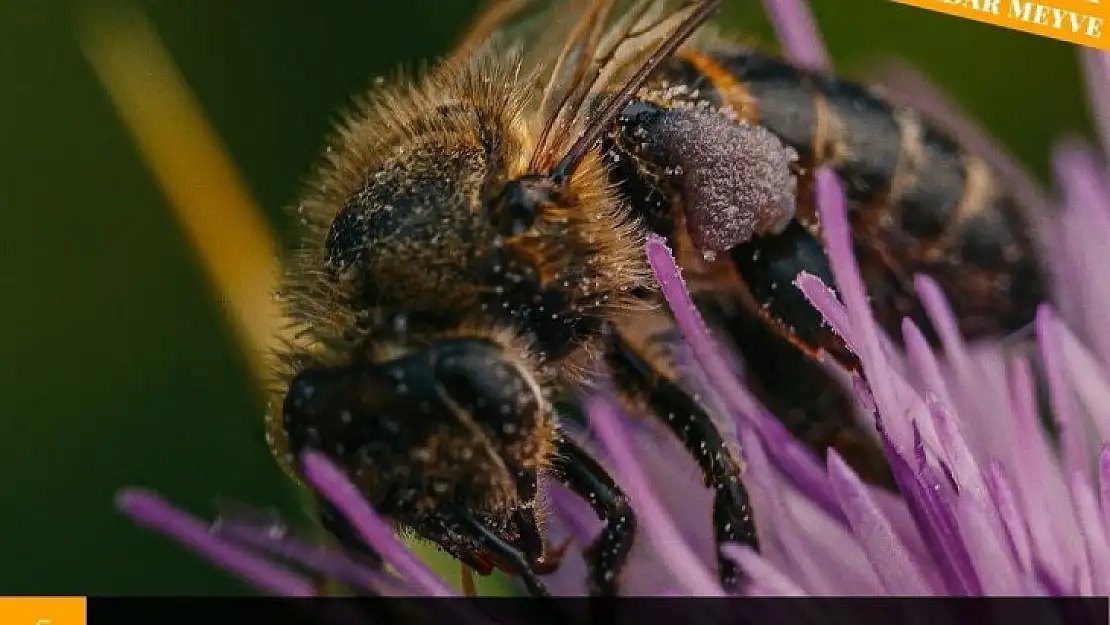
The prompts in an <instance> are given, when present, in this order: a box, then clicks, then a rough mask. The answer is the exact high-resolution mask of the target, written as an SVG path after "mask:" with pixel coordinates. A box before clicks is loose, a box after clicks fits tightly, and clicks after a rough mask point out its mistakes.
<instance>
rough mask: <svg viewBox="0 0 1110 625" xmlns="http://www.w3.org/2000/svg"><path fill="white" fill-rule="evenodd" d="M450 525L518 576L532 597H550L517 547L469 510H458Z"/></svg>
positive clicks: (530, 563) (545, 587) (528, 560)
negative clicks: (470, 538) (474, 540)
mask: <svg viewBox="0 0 1110 625" xmlns="http://www.w3.org/2000/svg"><path fill="white" fill-rule="evenodd" d="M451 522H452V524H453V525H454V526H455V527H457V528H458V529H459V530H461V531H464V532H466V533H467V534H468V535H469V536H471V537H472V538H474V539H476V540H477V541H478V542H479V543H480V544H481V546H482V548H483V549H484V550H485V551H487V552H488V553H489V555H491V556H493V557H494V558H495V559H496V560H497V561H498V563H499V565H500V566H501V568H505V569H506V570H509V571H511V572H512V573H514V574H516V575H519V576H520V578H521V580H522V581H523V582H524V586H525V587H526V588H527V589H528V593H529V594H531V595H532V596H533V597H550V596H551V591H550V590H548V589H547V586H546V585H545V584H544V583H543V581H541V580H540V578H539V576H538V575H537V574H536V572H535V571H534V570H533V569H532V562H531V561H530V559H529V558H528V557H527V556H526V555H525V554H524V552H522V551H521V550H520V549H518V548H517V547H515V546H513V545H512V544H510V543H509V542H508V541H507V540H505V539H504V538H503V537H501V536H500V535H499V534H498V533H497V532H496V531H494V530H493V529H492V528H491V527H489V526H488V525H487V524H485V523H483V522H482V521H481V520H480V519H479V518H478V517H476V516H474V514H473V513H471V512H470V511H469V510H458V511H456V512H455V513H454V514H452V516H451Z"/></svg>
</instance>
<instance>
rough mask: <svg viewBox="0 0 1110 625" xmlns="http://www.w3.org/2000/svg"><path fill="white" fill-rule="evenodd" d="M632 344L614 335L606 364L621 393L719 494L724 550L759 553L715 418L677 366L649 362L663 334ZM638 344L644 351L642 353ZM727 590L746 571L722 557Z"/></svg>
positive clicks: (718, 527) (736, 469)
mask: <svg viewBox="0 0 1110 625" xmlns="http://www.w3.org/2000/svg"><path fill="white" fill-rule="evenodd" d="M640 338H641V339H642V340H640V341H636V340H635V339H632V340H629V337H628V336H625V335H622V334H621V332H619V331H616V332H613V333H611V334H610V343H609V349H608V352H607V354H606V361H607V364H608V365H609V367H610V370H611V371H612V373H613V378H614V381H615V382H616V384H617V387H618V389H619V390H620V391H621V392H623V393H625V394H626V395H627V396H628V397H629V398H630V399H632V400H633V401H638V402H640V403H643V404H645V405H646V406H647V407H648V408H649V409H650V410H651V411H652V412H653V413H654V414H655V416H656V417H657V418H659V419H660V420H661V421H662V422H663V423H664V424H666V426H667V428H668V429H669V430H670V431H671V432H673V433H674V435H675V436H677V437H678V438H679V440H680V441H682V444H683V446H684V447H685V448H686V450H687V452H688V453H689V454H690V455H691V456H692V457H693V458H694V460H695V461H697V463H698V466H699V468H700V469H701V471H702V477H703V479H704V480H705V484H706V486H709V487H710V488H712V489H713V490H714V493H715V494H714V497H713V527H714V530H715V532H716V541H717V544H718V545H722V544H726V543H740V544H743V545H747V546H749V547H751V548H753V549H758V548H759V541H758V537H757V535H756V528H755V520H754V518H753V516H752V507H751V501H750V499H749V497H748V491H747V489H746V488H745V487H744V483H743V482H742V481H741V479H740V465H739V463H738V462H737V460H736V459H735V458H734V457H733V454H732V451H731V450H730V449H729V447H728V445H727V443H726V442H725V440H724V437H722V436H721V432H720V430H719V429H718V427H717V424H716V423H714V422H713V419H712V417H710V416H709V414H708V413H707V412H706V411H705V410H704V409H702V407H701V406H699V405H698V403H697V402H696V401H694V399H693V398H692V397H691V396H690V394H689V393H688V392H687V391H686V390H684V389H683V388H682V387H681V386H680V385H679V384H678V382H677V381H676V380H675V379H674V378H673V377H672V375H673V373H668V372H665V371H667V370H671V371H673V369H672V363H670V362H667V361H666V360H665V358H666V356H665V355H663V354H659V353H656V354H655V357H654V358H653V357H651V356H648V355H647V354H649V353H651V352H657V351H658V350H652V349H651V347H652V343H657V342H661V341H666V340H669V339H670V338H671V337H670V333H666V332H659V333H655V334H648V335H647V336H641V337H640ZM634 343H637V344H638V347H639V349H637V344H634ZM717 566H718V576H719V577H720V580H721V585H722V586H724V587H725V588H726V589H728V590H732V589H735V588H736V586H737V585H738V582H739V580H740V571H739V570H738V568H737V567H736V565H735V564H734V563H733V562H732V560H730V559H728V558H727V557H725V556H724V555H723V554H721V553H719V552H718V557H717Z"/></svg>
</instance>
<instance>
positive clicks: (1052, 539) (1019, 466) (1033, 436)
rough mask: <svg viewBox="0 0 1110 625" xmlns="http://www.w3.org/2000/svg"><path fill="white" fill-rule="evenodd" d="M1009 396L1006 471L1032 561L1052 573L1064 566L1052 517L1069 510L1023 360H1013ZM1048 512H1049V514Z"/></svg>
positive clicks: (1026, 366)
mask: <svg viewBox="0 0 1110 625" xmlns="http://www.w3.org/2000/svg"><path fill="white" fill-rule="evenodd" d="M1010 393H1011V395H1012V396H1013V398H1014V399H1013V425H1012V427H1013V428H1014V430H1015V439H1014V440H1015V449H1014V454H1013V457H1014V460H1013V461H1012V462H1011V463H1007V464H1006V468H1007V469H1008V470H1009V471H1010V472H1011V473H1012V474H1013V475H1014V476H1015V478H1016V483H1017V484H1020V485H1021V489H1020V490H1019V491H1017V494H1018V497H1019V499H1020V501H1021V503H1022V507H1023V509H1024V511H1025V518H1026V520H1027V521H1028V523H1029V533H1030V536H1031V537H1032V538H1033V552H1034V554H1036V557H1035V558H1034V560H1035V561H1036V560H1039V561H1041V562H1042V564H1043V566H1045V567H1048V568H1050V569H1051V570H1052V571H1053V572H1054V573H1056V572H1059V571H1062V570H1063V567H1064V562H1065V561H1066V560H1065V551H1064V546H1063V545H1062V544H1061V543H1060V540H1062V537H1060V536H1058V534H1057V533H1058V532H1059V531H1060V529H1059V528H1058V527H1056V526H1055V525H1056V523H1055V518H1056V517H1058V516H1060V515H1059V514H1054V513H1058V511H1061V510H1070V509H1071V503H1070V502H1069V501H1068V500H1067V498H1066V490H1067V486H1066V484H1065V483H1064V481H1063V476H1062V475H1061V474H1060V472H1059V469H1058V467H1057V466H1056V464H1055V462H1053V460H1052V458H1051V455H1052V452H1051V450H1050V449H1049V448H1048V444H1047V441H1046V440H1045V437H1044V432H1043V430H1042V428H1041V425H1040V423H1039V422H1038V419H1037V415H1036V402H1035V400H1034V398H1033V373H1032V371H1031V370H1030V367H1029V363H1028V362H1027V361H1026V360H1025V359H1023V358H1015V359H1014V361H1013V363H1012V364H1011V367H1010ZM1050 511H1051V512H1050Z"/></svg>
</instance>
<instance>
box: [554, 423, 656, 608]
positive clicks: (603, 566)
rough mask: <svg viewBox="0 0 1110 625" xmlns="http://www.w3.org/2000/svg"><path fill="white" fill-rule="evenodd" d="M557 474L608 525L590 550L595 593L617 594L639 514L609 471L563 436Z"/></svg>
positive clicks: (558, 446) (591, 588)
mask: <svg viewBox="0 0 1110 625" xmlns="http://www.w3.org/2000/svg"><path fill="white" fill-rule="evenodd" d="M551 468H552V472H553V473H554V475H555V477H556V478H557V479H559V480H560V481H561V482H562V483H563V484H565V485H566V486H567V488H569V489H570V490H571V491H572V492H573V493H574V494H576V495H578V496H579V497H582V498H583V499H584V500H586V502H587V503H589V504H590V507H591V508H593V510H594V513H595V514H597V516H598V518H600V519H601V520H602V521H604V523H605V526H604V527H603V528H602V530H601V535H600V536H598V537H597V540H595V541H594V543H593V544H592V545H590V546H589V548H588V549H586V552H585V554H584V555H585V558H586V563H587V565H588V566H589V569H590V572H589V579H588V582H587V584H588V590H589V593H590V595H591V596H595V597H599V596H615V595H616V594H617V590H618V579H619V577H620V573H621V570H622V569H623V568H624V564H625V561H626V560H627V559H628V553H629V552H630V551H631V550H632V542H633V540H634V539H635V536H636V517H635V516H634V515H633V513H632V507H631V506H630V505H629V503H628V497H626V496H625V495H624V493H623V492H621V489H620V487H619V486H617V483H616V482H615V481H613V478H612V477H611V476H610V475H609V473H608V472H607V471H606V470H605V469H604V468H603V467H602V466H601V465H600V464H599V463H598V462H597V460H594V458H593V457H591V456H590V454H589V453H587V452H586V450H584V449H582V447H580V446H579V445H578V444H577V443H575V442H574V441H572V440H570V439H569V438H567V437H565V436H562V437H559V438H558V439H557V440H556V442H555V454H554V460H553V463H552V467H551Z"/></svg>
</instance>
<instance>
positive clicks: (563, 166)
mask: <svg viewBox="0 0 1110 625" xmlns="http://www.w3.org/2000/svg"><path fill="white" fill-rule="evenodd" d="M723 1H724V0H705V1H704V2H702V3H701V6H700V7H698V8H696V9H694V12H693V13H691V14H690V15H689V16H687V17H686V19H685V20H683V21H682V23H681V24H679V26H678V28H676V29H675V31H674V32H673V33H671V35H670V36H669V37H667V39H666V40H665V41H663V44H662V45H660V46H659V48H657V49H656V50H655V52H653V53H652V54H651V56H649V57H648V58H647V60H646V61H644V63H643V65H641V66H640V69H638V70H636V73H635V74H634V75H633V76H632V78H630V79H629V80H628V82H626V83H625V84H624V86H623V87H621V90H620V91H618V92H617V93H616V94H615V95H614V96H613V97H611V98H609V101H608V102H606V103H605V106H604V107H603V108H602V109H601V112H600V113H598V115H597V117H595V118H594V119H593V121H591V122H590V125H589V126H587V127H586V131H585V132H583V133H582V136H581V137H579V138H578V141H575V142H574V145H572V146H570V149H569V150H567V153H566V156H564V157H563V158H562V159H560V160H559V162H558V163H556V164H555V166H554V167H553V168H551V173H550V174H548V176H549V177H550V178H551V180H552V182H554V183H555V184H557V185H562V184H563V183H565V182H566V180H567V179H568V178H570V176H571V175H573V174H574V170H575V169H576V168H577V167H578V164H579V163H580V162H581V161H582V157H584V156H585V155H586V153H587V152H589V150H590V147H591V146H592V145H593V144H594V142H595V141H597V139H598V137H600V136H601V133H602V132H603V131H604V130H605V129H606V128H607V127H608V126H609V124H610V123H611V122H612V121H613V120H614V119H616V117H617V115H619V114H620V112H621V111H622V110H623V109H624V106H625V105H626V104H628V101H629V100H631V99H632V97H633V96H635V95H636V92H637V91H639V89H640V87H642V86H643V85H644V83H645V82H647V79H648V77H649V76H650V75H651V73H652V72H654V71H655V69H656V68H658V67H659V64H660V63H662V62H663V61H664V60H665V59H666V58H667V57H669V56H671V55H672V54H674V52H675V51H676V50H678V48H679V46H681V45H682V44H683V43H684V42H685V41H686V40H687V39H689V38H690V36H691V35H693V34H694V31H696V30H697V29H698V28H699V27H700V26H701V25H702V24H704V23H705V22H706V21H707V20H709V18H710V17H712V15H713V13H715V12H716V11H717V9H718V8H720V6H721V4H722V2H723Z"/></svg>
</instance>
